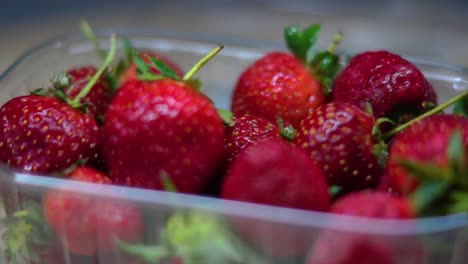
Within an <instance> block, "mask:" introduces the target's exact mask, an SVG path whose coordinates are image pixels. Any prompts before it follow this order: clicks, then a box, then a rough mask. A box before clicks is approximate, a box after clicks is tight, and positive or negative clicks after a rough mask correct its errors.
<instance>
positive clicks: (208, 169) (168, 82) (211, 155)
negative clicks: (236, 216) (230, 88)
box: [103, 48, 225, 193]
mask: <svg viewBox="0 0 468 264" xmlns="http://www.w3.org/2000/svg"><path fill="white" fill-rule="evenodd" d="M219 50H220V49H219V48H218V49H217V51H219ZM217 51H216V52H217ZM213 55H214V53H210V54H209V55H208V56H213ZM197 67H198V66H197ZM162 69H163V70H164V71H165V74H167V76H169V75H170V76H173V77H175V76H176V74H175V73H174V72H173V71H170V69H168V68H167V66H166V67H164V68H162ZM160 71H161V69H160ZM168 71H170V72H169V73H168ZM192 73H193V71H192V72H191V74H192ZM145 74H146V75H148V74H151V73H150V72H149V71H146V72H145ZM152 76H154V75H152ZM161 78H162V79H160V80H156V81H141V80H131V81H128V82H126V83H125V84H124V85H123V86H122V87H120V89H119V90H118V92H117V94H116V95H115V97H114V100H113V102H112V103H111V105H110V106H109V110H108V111H107V113H106V117H105V120H104V126H103V134H104V148H103V149H104V156H105V158H106V161H107V164H108V168H109V172H110V177H111V178H112V179H113V180H114V181H115V182H117V183H119V184H126V185H130V186H138V187H143V188H153V189H163V184H162V182H161V176H162V174H165V173H167V174H168V176H169V177H170V180H171V181H172V182H173V183H174V184H175V186H176V188H177V190H178V191H180V192H186V193H197V192H201V191H202V190H203V188H204V187H205V186H206V185H207V183H208V182H209V180H210V178H211V176H212V174H213V173H214V171H215V169H216V167H217V165H218V164H219V162H220V161H221V158H222V152H223V148H224V136H225V131H224V126H223V122H222V120H221V118H220V117H219V115H218V113H217V111H216V109H215V107H214V106H213V105H212V103H211V101H210V100H208V99H207V98H206V97H205V96H204V95H203V94H201V93H200V92H199V91H197V90H196V89H195V88H194V87H193V86H192V84H191V83H190V82H189V81H185V80H188V79H190V78H187V76H185V77H184V80H181V79H177V78H176V79H169V78H166V77H163V76H161Z"/></svg>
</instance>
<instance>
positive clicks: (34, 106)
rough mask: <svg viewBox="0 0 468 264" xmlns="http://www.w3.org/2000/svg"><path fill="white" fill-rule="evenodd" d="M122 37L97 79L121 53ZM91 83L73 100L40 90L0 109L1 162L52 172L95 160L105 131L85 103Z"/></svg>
mask: <svg viewBox="0 0 468 264" xmlns="http://www.w3.org/2000/svg"><path fill="white" fill-rule="evenodd" d="M115 48H116V40H115V36H113V37H112V38H111V49H110V51H109V53H108V56H107V57H106V60H105V61H104V63H103V65H102V66H101V67H100V69H99V71H97V72H96V73H95V75H94V76H93V78H92V79H93V80H97V79H98V78H99V76H100V75H101V74H102V72H104V70H105V69H106V67H107V66H108V65H109V64H110V63H111V62H112V59H113V57H114V55H115ZM93 84H94V83H93V81H91V82H89V83H88V84H87V85H86V87H85V89H84V90H83V92H81V93H80V94H79V95H78V96H75V97H74V98H73V99H70V98H68V97H67V96H65V95H63V93H61V91H60V90H55V89H52V91H54V92H53V95H55V96H52V95H51V94H49V93H48V91H47V90H45V89H38V90H36V91H35V93H33V94H31V95H25V96H19V97H16V98H13V99H11V100H9V101H8V102H6V103H5V104H4V105H3V106H2V107H1V108H0V120H1V122H0V128H1V131H0V161H2V162H5V163H7V164H8V165H11V166H12V167H15V168H18V169H20V170H25V171H30V172H38V173H48V172H53V171H58V170H63V169H65V168H67V167H69V166H70V165H72V164H74V163H76V162H77V161H80V160H81V161H87V162H92V161H94V160H95V159H96V158H97V155H98V153H99V151H100V141H101V138H100V137H101V134H100V131H99V128H98V125H97V123H96V121H95V119H94V116H93V115H92V114H90V113H89V112H88V109H87V108H86V106H83V105H82V104H81V103H80V102H81V99H82V98H83V97H84V96H86V95H87V93H88V92H89V91H90V89H91V88H92V86H93Z"/></svg>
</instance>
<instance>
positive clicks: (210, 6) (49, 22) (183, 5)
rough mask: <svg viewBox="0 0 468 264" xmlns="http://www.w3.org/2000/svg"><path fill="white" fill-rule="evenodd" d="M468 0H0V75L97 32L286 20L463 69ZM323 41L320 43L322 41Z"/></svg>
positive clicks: (240, 31) (236, 34)
mask: <svg viewBox="0 0 468 264" xmlns="http://www.w3.org/2000/svg"><path fill="white" fill-rule="evenodd" d="M467 14H468V1H462V0H450V1H436V0H428V1H423V0H413V1H404V0H383V1H371V0H352V1H345V0H337V1H333V0H328V1H326V0H320V1H307V0H289V1H279V0H272V1H267V0H251V1H230V0H219V1H214V0H211V1H210V0H198V1H189V0H179V1H177V0H174V1H165V0H153V1H150V0H134V1H124V0H94V1H93V0H81V1H59V0H42V1H41V0H18V1H14V0H0V40H1V41H0V72H2V71H3V70H4V69H5V68H6V67H7V66H9V65H10V64H11V63H12V62H13V61H14V60H15V58H17V57H18V56H19V55H20V54H22V53H23V52H24V51H26V50H27V49H29V48H31V47H33V46H35V45H37V44H39V43H41V42H44V41H46V40H48V39H50V38H51V37H54V36H58V35H63V34H67V33H77V32H78V31H79V28H78V23H79V21H80V20H81V19H86V20H88V21H89V22H90V23H91V24H92V26H93V27H94V28H95V29H108V28H137V27H140V28H145V29H156V30H165V31H175V32H182V33H183V32H187V33H190V34H203V35H210V36H229V37H233V38H240V39H248V40H259V41H270V42H278V43H281V41H282V28H283V27H284V26H285V25H287V24H298V25H303V26H304V25H307V24H309V23H313V22H320V23H322V25H323V34H322V35H321V36H322V40H323V43H327V42H328V41H329V39H330V38H331V36H332V35H333V34H334V33H335V32H336V31H337V30H341V31H343V32H344V34H345V39H344V42H343V44H342V46H341V47H342V48H343V49H346V50H347V51H349V52H359V51H362V50H364V49H389V50H392V51H394V52H398V53H401V54H403V55H410V56H414V57H420V58H424V59H430V60H436V61H440V62H444V63H452V64H458V65H463V66H468V30H467V28H468V27H467V26H468V18H467ZM319 43H321V42H319Z"/></svg>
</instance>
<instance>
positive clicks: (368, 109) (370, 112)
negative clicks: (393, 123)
mask: <svg viewBox="0 0 468 264" xmlns="http://www.w3.org/2000/svg"><path fill="white" fill-rule="evenodd" d="M364 111H365V112H366V113H367V114H368V115H370V116H371V117H372V118H374V111H373V110H372V105H371V103H369V102H366V103H365V104H364Z"/></svg>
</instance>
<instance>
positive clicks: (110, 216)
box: [43, 167, 143, 256]
mask: <svg viewBox="0 0 468 264" xmlns="http://www.w3.org/2000/svg"><path fill="white" fill-rule="evenodd" d="M67 176H68V177H69V179H70V182H68V183H67V184H73V183H72V181H84V182H89V183H96V184H110V183H111V181H110V179H109V178H108V177H107V176H106V175H105V174H102V173H100V172H98V171H95V170H93V169H92V168H87V167H78V168H76V169H74V170H73V171H71V172H70V173H69V174H67ZM43 213H44V218H45V220H46V222H47V223H48V224H49V225H50V227H51V228H52V229H53V230H54V231H55V233H57V235H58V236H59V237H60V238H61V239H62V240H63V241H64V245H65V246H66V247H67V248H68V250H69V251H70V252H71V253H73V254H77V255H86V256H92V255H95V254H96V253H106V252H110V251H112V250H114V249H115V244H114V241H115V240H114V239H115V238H118V239H121V240H126V241H136V240H138V239H139V238H140V235H141V232H142V228H143V223H142V216H141V213H140V211H139V209H138V208H137V207H135V206H134V205H133V204H131V203H128V202H124V201H117V200H111V199H109V198H102V197H99V198H96V197H92V196H87V195H86V194H82V193H73V192H70V191H69V190H67V189H66V188H62V187H57V188H55V189H52V190H50V191H48V192H47V193H46V194H45V196H44V200H43Z"/></svg>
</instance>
